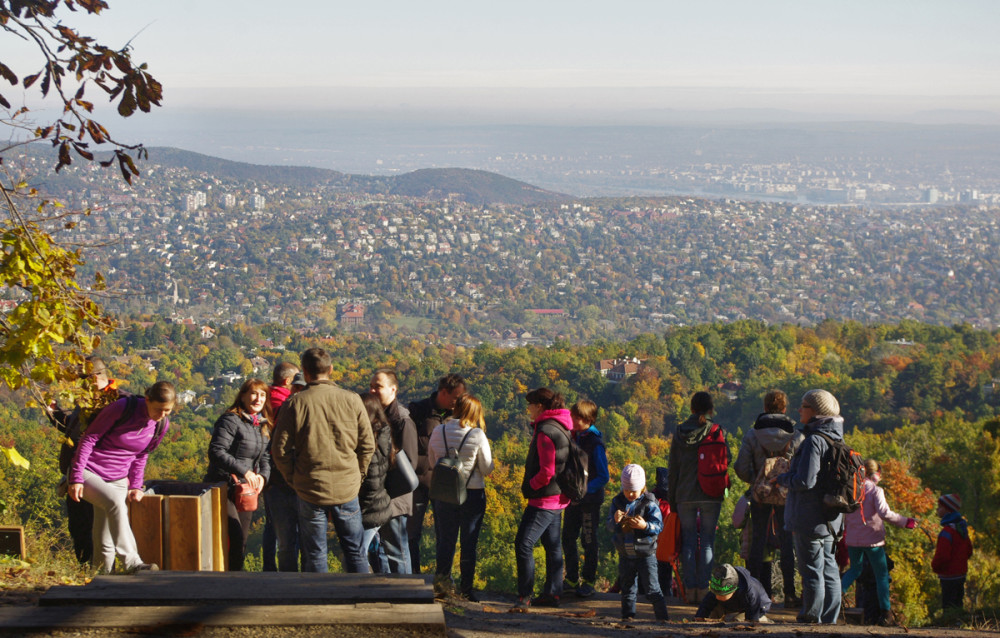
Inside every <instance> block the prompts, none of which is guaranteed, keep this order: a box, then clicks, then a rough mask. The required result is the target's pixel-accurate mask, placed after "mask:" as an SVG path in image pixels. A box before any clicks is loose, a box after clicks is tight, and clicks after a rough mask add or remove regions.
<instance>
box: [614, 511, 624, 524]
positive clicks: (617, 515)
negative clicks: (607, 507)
mask: <svg viewBox="0 0 1000 638" xmlns="http://www.w3.org/2000/svg"><path fill="white" fill-rule="evenodd" d="M623 518H625V512H623V511H621V510H615V516H614V520H615V523H616V524H618V523H621V522H622V519H623Z"/></svg>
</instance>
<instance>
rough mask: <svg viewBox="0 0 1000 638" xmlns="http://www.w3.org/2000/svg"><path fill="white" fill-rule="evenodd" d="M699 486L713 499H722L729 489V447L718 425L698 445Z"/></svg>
mask: <svg viewBox="0 0 1000 638" xmlns="http://www.w3.org/2000/svg"><path fill="white" fill-rule="evenodd" d="M698 485H699V486H700V487H701V491H702V492H704V493H705V494H706V495H708V496H710V497H712V498H721V497H722V496H724V495H725V493H726V489H728V488H729V447H728V446H726V433H725V432H723V431H722V426H721V425H719V424H718V423H713V424H712V428H711V429H710V430H709V431H708V435H707V436H705V438H704V439H702V440H701V443H699V444H698Z"/></svg>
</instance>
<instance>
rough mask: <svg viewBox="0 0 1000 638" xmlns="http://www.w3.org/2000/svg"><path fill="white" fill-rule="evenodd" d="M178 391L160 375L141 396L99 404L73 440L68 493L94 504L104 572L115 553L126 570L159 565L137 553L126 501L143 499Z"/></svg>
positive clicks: (100, 564)
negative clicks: (150, 460)
mask: <svg viewBox="0 0 1000 638" xmlns="http://www.w3.org/2000/svg"><path fill="white" fill-rule="evenodd" d="M176 397H177V395H176V392H175V391H174V386H173V385H171V384H170V383H168V382H166V381H158V382H156V383H154V384H153V385H152V386H150V388H149V389H148V390H146V396H145V397H135V396H130V397H127V398H123V399H118V400H117V401H115V402H114V403H112V404H111V405H109V406H108V407H106V408H104V409H103V410H101V412H100V414H98V415H97V418H96V419H94V422H93V423H91V424H90V425H89V426H88V427H87V429H86V431H84V433H83V434H82V435H81V436H80V442H79V443H78V444H77V446H76V454H75V455H74V456H73V461H72V463H71V464H70V468H69V488H68V489H69V491H68V493H67V496H69V498H70V499H72V500H73V501H75V502H77V503H79V502H80V499H83V500H85V501H87V502H88V503H91V504H93V506H94V562H95V564H96V565H97V567H98V568H99V569H100V570H101V571H102V572H104V573H106V574H107V573H111V571H112V570H113V569H114V566H115V557H116V556H117V557H118V559H119V560H120V561H121V568H122V569H123V570H124V571H126V572H135V571H142V570H157V569H159V566H157V565H156V564H155V563H144V562H142V558H141V557H140V556H139V549H138V547H137V546H136V543H135V536H134V535H133V534H132V527H131V525H130V524H129V520H128V505H127V503H128V502H130V501H141V500H142V484H143V478H144V474H145V470H146V460H147V459H148V458H149V454H150V453H151V452H152V451H153V450H155V449H156V447H157V446H158V445H159V444H160V442H161V441H163V437H164V435H165V434H166V433H167V430H168V429H169V428H170V420H169V419H168V418H167V417H168V416H169V415H170V412H171V411H173V409H174V402H175V401H176Z"/></svg>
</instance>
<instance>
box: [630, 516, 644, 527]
mask: <svg viewBox="0 0 1000 638" xmlns="http://www.w3.org/2000/svg"><path fill="white" fill-rule="evenodd" d="M628 526H629V527H631V528H632V529H646V528H647V527H648V526H649V524H648V523H646V519H644V518H643V517H641V516H633V517H631V518H630V519H629V521H628Z"/></svg>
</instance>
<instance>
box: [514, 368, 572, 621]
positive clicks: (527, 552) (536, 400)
mask: <svg viewBox="0 0 1000 638" xmlns="http://www.w3.org/2000/svg"><path fill="white" fill-rule="evenodd" d="M525 399H526V400H527V402H528V416H529V417H531V424H532V427H533V429H534V435H533V436H532V437H531V446H530V447H529V448H528V458H527V459H526V460H525V463H524V481H523V482H522V483H521V493H522V494H523V495H524V497H525V498H526V499H528V507H527V508H525V510H524V514H523V515H522V516H521V524H520V525H519V526H518V528H517V537H516V538H515V539H514V553H515V555H516V557H517V604H516V605H514V611H527V610H528V608H529V607H530V606H532V605H534V606H536V607H558V606H559V597H560V596H561V595H562V577H563V556H562V542H561V540H560V537H561V530H560V523H561V521H562V511H563V510H564V509H566V507H567V506H568V505H569V503H570V499H569V497H568V496H565V495H564V494H563V493H562V490H561V489H560V488H559V484H558V483H557V482H556V477H557V476H558V475H559V473H560V472H562V471H563V469H564V468H565V467H566V459H567V458H568V457H569V443H570V436H571V432H572V431H573V417H572V416H570V413H569V410H567V409H566V406H565V404H564V403H563V398H562V395H560V394H558V393H556V392H553V391H552V390H549V389H548V388H538V389H537V390H532V391H531V392H529V393H528V394H527V395H526V396H525ZM539 539H540V540H541V541H542V546H543V547H544V548H545V586H544V588H543V590H542V594H541V595H540V596H538V597H537V598H532V597H531V595H532V593H533V592H534V587H535V556H534V547H535V543H537V542H538V541H539Z"/></svg>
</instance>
